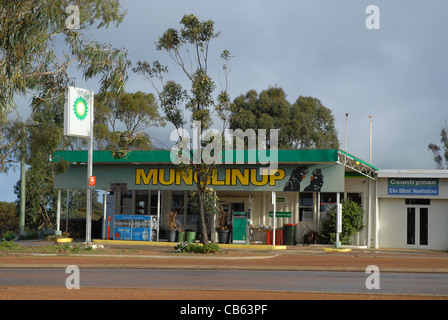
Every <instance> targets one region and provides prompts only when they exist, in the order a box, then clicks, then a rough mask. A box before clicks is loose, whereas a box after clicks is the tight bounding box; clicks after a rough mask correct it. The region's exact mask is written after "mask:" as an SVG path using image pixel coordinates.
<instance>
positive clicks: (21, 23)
mask: <svg viewBox="0 0 448 320" xmlns="http://www.w3.org/2000/svg"><path fill="white" fill-rule="evenodd" d="M72 4H73V3H72V2H71V1H69V0H43V1H37V0H0V21H1V23H0V170H3V171H7V170H8V169H9V168H10V166H11V164H14V163H17V162H19V161H21V160H23V159H24V160H25V161H26V164H27V165H28V169H27V172H26V177H27V178H26V180H27V185H26V188H27V194H26V221H27V222H26V223H27V225H28V226H34V227H39V226H49V225H51V224H52V222H53V221H54V220H53V219H54V213H55V200H56V193H55V190H54V189H53V174H54V172H58V171H59V170H63V167H64V166H65V165H67V164H66V163H62V164H57V165H55V164H53V163H52V162H51V161H50V155H51V154H52V153H53V152H54V151H55V150H56V149H61V150H64V149H72V150H79V149H81V148H84V147H85V146H86V144H85V143H86V141H85V139H79V138H72V137H63V132H62V131H63V130H62V125H63V107H62V106H63V105H64V100H65V93H66V88H67V86H69V85H74V80H75V78H74V77H73V74H72V70H75V69H78V70H79V72H80V73H81V75H82V77H83V78H84V79H85V80H88V79H92V78H96V77H98V78H99V81H100V84H101V86H100V93H105V92H106V91H107V90H110V91H114V92H122V91H124V90H123V89H124V84H125V82H126V80H127V78H128V75H127V68H128V67H129V65H130V62H129V60H128V58H127V51H126V50H124V49H115V48H113V47H112V46H111V45H109V44H104V43H101V42H99V41H97V40H94V39H90V37H89V35H88V29H89V28H90V27H96V28H107V27H109V25H110V24H114V25H117V26H118V25H119V24H120V23H121V22H122V20H123V18H124V16H125V14H126V12H125V11H124V10H123V9H122V8H121V7H120V1H119V0H106V1H104V0H101V1H100V0H86V1H82V3H80V2H77V3H75V5H77V7H78V8H79V14H80V16H79V18H80V25H79V28H77V29H74V28H69V27H68V26H67V25H66V22H67V19H68V18H69V16H70V13H67V12H66V8H67V7H68V6H69V5H72ZM18 96H27V97H31V98H32V99H31V109H32V113H31V117H30V119H28V120H26V121H23V120H20V119H17V120H8V119H7V116H8V114H9V113H10V112H11V110H12V109H13V108H14V107H15V104H14V102H15V98H16V97H18ZM15 189H16V191H15V192H16V194H18V196H19V194H20V192H19V191H20V185H19V184H18V185H16V187H15ZM19 197H20V196H19Z"/></svg>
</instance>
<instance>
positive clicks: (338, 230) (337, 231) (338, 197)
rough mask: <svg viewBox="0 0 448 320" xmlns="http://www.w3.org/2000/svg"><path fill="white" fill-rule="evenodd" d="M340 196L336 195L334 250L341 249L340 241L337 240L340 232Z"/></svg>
mask: <svg viewBox="0 0 448 320" xmlns="http://www.w3.org/2000/svg"><path fill="white" fill-rule="evenodd" d="M340 197H341V196H340V194H339V192H337V193H336V206H337V211H336V241H335V243H334V246H335V248H340V247H341V241H340V240H339V233H340V232H341V231H342V206H341V204H340V203H339V202H340Z"/></svg>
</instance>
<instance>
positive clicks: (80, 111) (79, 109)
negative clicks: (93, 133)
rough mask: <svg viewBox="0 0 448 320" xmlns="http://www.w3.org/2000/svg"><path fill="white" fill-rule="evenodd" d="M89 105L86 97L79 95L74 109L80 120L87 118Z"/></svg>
mask: <svg viewBox="0 0 448 320" xmlns="http://www.w3.org/2000/svg"><path fill="white" fill-rule="evenodd" d="M88 109H89V107H88V106H87V101H86V99H84V98H82V97H79V98H77V99H76V100H75V104H74V105H73V111H74V112H75V116H76V118H78V120H81V121H82V120H85V119H86V118H87V112H88Z"/></svg>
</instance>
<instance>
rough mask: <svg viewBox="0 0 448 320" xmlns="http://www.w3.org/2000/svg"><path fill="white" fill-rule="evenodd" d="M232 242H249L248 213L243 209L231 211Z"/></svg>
mask: <svg viewBox="0 0 448 320" xmlns="http://www.w3.org/2000/svg"><path fill="white" fill-rule="evenodd" d="M232 220H233V221H232V224H233V238H232V242H233V243H243V244H249V243H250V241H249V215H248V213H247V212H244V211H235V212H234V213H233V219H232Z"/></svg>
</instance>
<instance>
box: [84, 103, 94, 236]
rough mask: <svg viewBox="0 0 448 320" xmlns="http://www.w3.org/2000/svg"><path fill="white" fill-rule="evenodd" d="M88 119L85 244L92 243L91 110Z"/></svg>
mask: <svg viewBox="0 0 448 320" xmlns="http://www.w3.org/2000/svg"><path fill="white" fill-rule="evenodd" d="M91 111H92V114H91V118H90V134H89V151H88V156H87V210H86V243H87V244H90V243H92V187H91V186H90V177H91V176H93V168H92V167H93V165H92V164H93V108H92V110H91Z"/></svg>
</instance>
